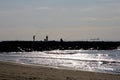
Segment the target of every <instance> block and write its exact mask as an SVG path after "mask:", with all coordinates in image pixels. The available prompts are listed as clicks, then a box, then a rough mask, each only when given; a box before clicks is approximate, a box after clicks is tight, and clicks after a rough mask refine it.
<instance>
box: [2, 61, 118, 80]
mask: <svg viewBox="0 0 120 80" xmlns="http://www.w3.org/2000/svg"><path fill="white" fill-rule="evenodd" d="M0 80H120V75H113V74H102V73H94V72H83V71H73V70H63V69H53V68H46V67H40V66H31V65H21V64H17V63H11V62H0Z"/></svg>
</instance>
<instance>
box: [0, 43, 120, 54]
mask: <svg viewBox="0 0 120 80" xmlns="http://www.w3.org/2000/svg"><path fill="white" fill-rule="evenodd" d="M118 47H120V42H119V41H118V42H112V41H2V42H0V52H24V51H26V52H30V51H45V50H56V49H59V50H78V49H84V50H113V49H117V48H118Z"/></svg>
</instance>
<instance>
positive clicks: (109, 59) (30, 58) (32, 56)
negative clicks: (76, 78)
mask: <svg viewBox="0 0 120 80" xmlns="http://www.w3.org/2000/svg"><path fill="white" fill-rule="evenodd" d="M0 61H13V62H17V63H22V64H32V65H40V66H47V67H53V68H63V69H72V70H82V71H92V72H101V73H112V74H120V50H52V51H42V52H4V53H0Z"/></svg>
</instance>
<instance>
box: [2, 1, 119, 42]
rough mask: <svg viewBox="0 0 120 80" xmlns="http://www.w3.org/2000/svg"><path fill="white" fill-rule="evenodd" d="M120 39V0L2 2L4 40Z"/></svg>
mask: <svg viewBox="0 0 120 80" xmlns="http://www.w3.org/2000/svg"><path fill="white" fill-rule="evenodd" d="M33 35H36V38H37V40H43V38H44V37H45V36H46V35H48V36H49V39H50V40H59V39H60V38H63V39H64V40H89V39H92V38H100V39H101V40H117V41H119V40H120V0H0V41H2V40H32V36H33Z"/></svg>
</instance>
